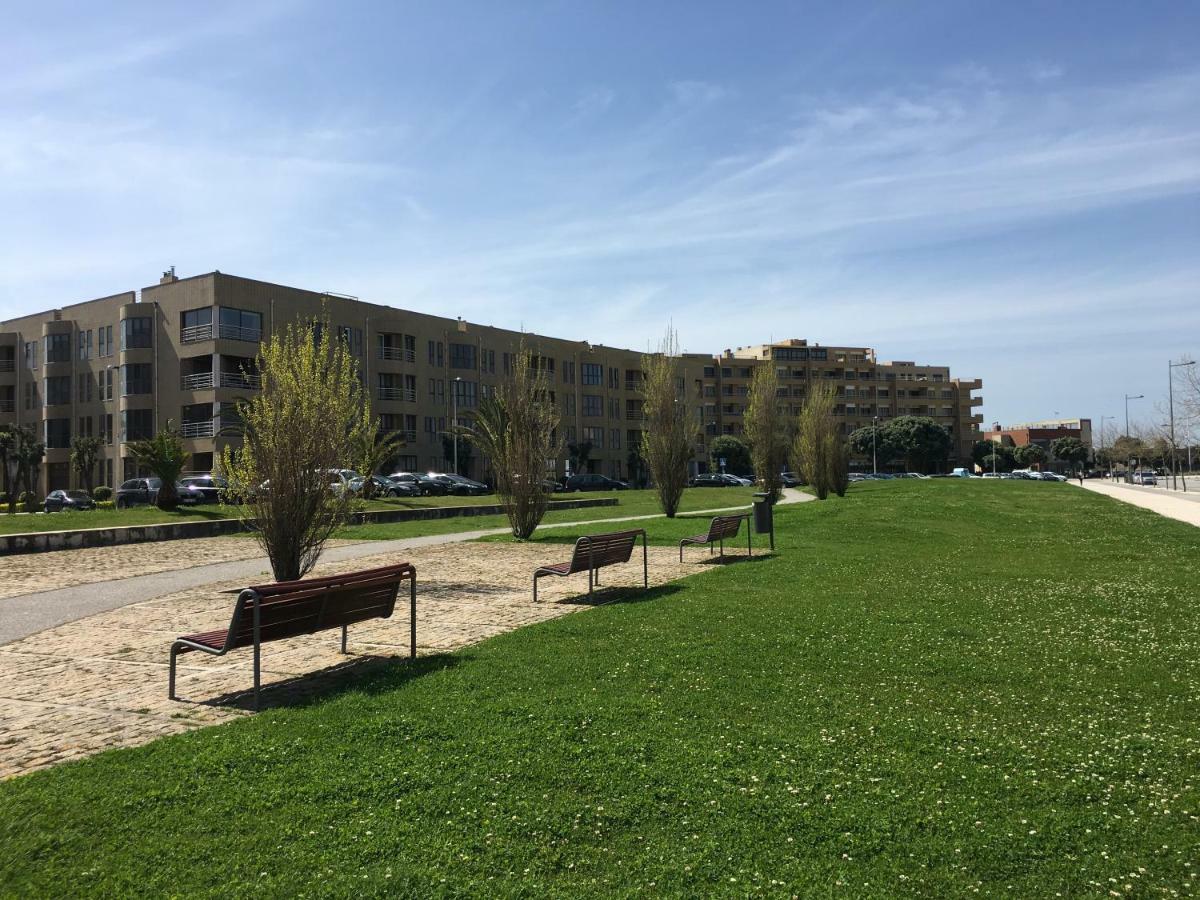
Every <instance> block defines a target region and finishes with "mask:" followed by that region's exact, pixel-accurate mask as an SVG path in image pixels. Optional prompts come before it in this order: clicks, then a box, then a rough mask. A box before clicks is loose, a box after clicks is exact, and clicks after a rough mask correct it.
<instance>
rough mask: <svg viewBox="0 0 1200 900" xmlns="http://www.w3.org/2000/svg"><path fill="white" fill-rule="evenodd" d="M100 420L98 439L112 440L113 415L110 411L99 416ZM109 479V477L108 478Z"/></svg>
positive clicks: (107, 441)
mask: <svg viewBox="0 0 1200 900" xmlns="http://www.w3.org/2000/svg"><path fill="white" fill-rule="evenodd" d="M99 420H100V440H101V441H103V442H104V443H106V444H111V443H112V442H113V427H112V425H113V417H112V413H105V414H104V415H102V416H100V417H99ZM110 480H111V478H110Z"/></svg>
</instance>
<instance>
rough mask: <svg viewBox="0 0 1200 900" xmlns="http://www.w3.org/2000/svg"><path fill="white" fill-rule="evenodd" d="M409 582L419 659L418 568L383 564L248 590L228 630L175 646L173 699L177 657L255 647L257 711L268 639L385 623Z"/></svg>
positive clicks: (412, 635)
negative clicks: (402, 587)
mask: <svg viewBox="0 0 1200 900" xmlns="http://www.w3.org/2000/svg"><path fill="white" fill-rule="evenodd" d="M406 579H407V580H408V596H409V636H408V637H409V656H410V657H415V656H416V655H417V570H416V568H414V567H413V566H412V565H410V564H409V563H399V564H397V565H392V566H382V567H380V568H378V569H365V570H363V571H360V572H348V573H346V574H345V575H330V576H328V577H326V578H312V579H308V580H302V581H281V582H278V583H276V584H264V585H257V586H255V587H248V588H246V589H245V590H243V591H242V592H241V593H240V594H238V599H237V603H236V604H235V605H234V607H233V618H232V619H231V620H230V622H229V627H228V628H222V629H220V630H218V631H204V632H200V633H199V634H187V635H184V636H183V637H181V638H178V639H177V640H176V641H175V643H173V644H172V645H171V670H170V684H169V687H168V691H167V696H168V697H170V699H172V700H174V699H176V697H175V659H176V657H177V656H179V654H181V653H189V652H191V651H193V650H196V651H200V652H201V653H208V654H211V655H212V656H224V655H225V654H226V653H228V652H229V651H230V650H236V649H237V648H238V647H253V648H254V709H255V710H257V709H258V693H259V684H260V668H259V660H260V655H261V653H260V650H261V646H262V645H263V644H264V643H266V642H267V641H278V640H282V639H284V638H290V637H298V636H299V635H303V634H313V633H315V632H318V631H327V630H329V629H332V628H341V629H342V652H343V653H345V652H346V629H347V627H348V626H350V625H354V624H355V623H357V622H364V621H366V620H368V619H386V618H389V617H390V616H391V615H392V612H393V610H394V609H395V608H396V598H397V596H398V595H399V593H400V585H401V583H402V582H404V581H405V580H406Z"/></svg>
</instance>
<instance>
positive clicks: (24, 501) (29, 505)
mask: <svg viewBox="0 0 1200 900" xmlns="http://www.w3.org/2000/svg"><path fill="white" fill-rule="evenodd" d="M17 503H18V504H20V506H21V508H22V509H23V510H25V512H37V511H38V510H39V509H41V506H42V501H41V498H39V497H38V495H37V494H34V493H31V492H29V491H21V496H20V497H18V498H17Z"/></svg>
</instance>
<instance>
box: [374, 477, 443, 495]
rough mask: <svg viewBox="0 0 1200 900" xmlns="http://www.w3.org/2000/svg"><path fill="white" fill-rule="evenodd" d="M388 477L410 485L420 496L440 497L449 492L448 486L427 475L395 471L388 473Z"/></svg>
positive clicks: (393, 480)
mask: <svg viewBox="0 0 1200 900" xmlns="http://www.w3.org/2000/svg"><path fill="white" fill-rule="evenodd" d="M388 478H390V479H391V480H392V482H393V483H396V484H408V485H412V486H413V487H415V488H416V489H417V492H418V493H419V494H420V495H421V496H422V497H430V496H438V497H440V496H442V495H444V494H448V493H450V491H449V488H447V487H446V485H445V484H443V483H442V482H440V481H436V480H434V479H432V478H430V477H429V476H428V475H415V474H413V473H412V472H396V473H394V474H392V475H389V476H388Z"/></svg>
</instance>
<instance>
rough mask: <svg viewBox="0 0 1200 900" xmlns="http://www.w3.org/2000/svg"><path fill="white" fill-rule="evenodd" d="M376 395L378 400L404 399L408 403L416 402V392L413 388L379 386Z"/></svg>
mask: <svg viewBox="0 0 1200 900" xmlns="http://www.w3.org/2000/svg"><path fill="white" fill-rule="evenodd" d="M378 397H379V399H380V400H405V401H407V402H409V403H416V402H417V392H416V390H415V389H413V388H390V387H381V388H379V393H378Z"/></svg>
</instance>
